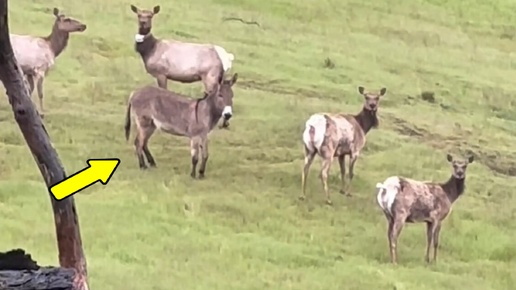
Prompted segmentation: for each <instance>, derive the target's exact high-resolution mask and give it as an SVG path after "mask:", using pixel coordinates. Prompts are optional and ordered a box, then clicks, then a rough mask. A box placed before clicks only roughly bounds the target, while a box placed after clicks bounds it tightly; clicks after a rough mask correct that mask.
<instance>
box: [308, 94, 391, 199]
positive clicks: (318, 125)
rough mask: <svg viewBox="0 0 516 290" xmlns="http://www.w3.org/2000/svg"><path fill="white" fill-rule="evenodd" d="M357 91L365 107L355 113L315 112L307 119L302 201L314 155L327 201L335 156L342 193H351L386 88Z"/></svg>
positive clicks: (376, 121)
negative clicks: (347, 162)
mask: <svg viewBox="0 0 516 290" xmlns="http://www.w3.org/2000/svg"><path fill="white" fill-rule="evenodd" d="M358 92H359V93H360V94H361V95H362V96H363V97H364V106H363V108H362V110H361V111H360V113H358V114H357V115H351V114H341V113H339V114H329V113H317V114H313V115H312V116H310V118H309V119H308V120H307V121H306V123H305V130H304V132H303V143H304V153H305V162H304V167H303V173H302V178H301V186H302V195H301V196H300V199H302V200H304V199H305V197H306V195H305V191H306V178H307V176H308V172H309V170H310V166H311V165H312V162H313V161H314V158H315V155H316V154H318V155H319V156H320V157H321V158H322V160H323V162H322V168H321V181H322V185H323V188H324V193H325V195H326V203H327V204H330V205H331V204H332V201H331V199H330V194H329V191H328V182H327V180H328V172H329V171H330V166H331V164H332V162H333V158H334V157H338V158H339V165H340V173H341V180H342V189H341V193H343V194H344V193H346V192H347V195H348V196H350V195H351V181H352V180H353V175H354V172H353V170H354V167H355V163H356V161H357V159H358V156H359V154H360V151H361V150H362V148H364V145H365V143H366V134H367V133H368V132H369V130H371V129H372V128H376V127H378V117H377V116H376V111H377V110H378V105H379V102H380V97H382V96H384V95H385V93H386V92H387V89H386V88H382V89H381V90H380V92H367V91H366V90H365V89H364V88H363V87H358ZM346 155H349V157H350V160H349V183H348V188H347V190H346V183H345V179H344V177H345V175H346V167H345V164H344V161H345V160H344V158H345V157H346Z"/></svg>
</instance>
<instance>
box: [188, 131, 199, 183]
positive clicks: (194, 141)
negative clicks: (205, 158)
mask: <svg viewBox="0 0 516 290" xmlns="http://www.w3.org/2000/svg"><path fill="white" fill-rule="evenodd" d="M200 145H201V138H200V137H199V136H194V137H192V138H191V139H190V155H192V172H191V173H190V176H191V177H192V178H195V169H196V167H197V163H198V162H199V147H200Z"/></svg>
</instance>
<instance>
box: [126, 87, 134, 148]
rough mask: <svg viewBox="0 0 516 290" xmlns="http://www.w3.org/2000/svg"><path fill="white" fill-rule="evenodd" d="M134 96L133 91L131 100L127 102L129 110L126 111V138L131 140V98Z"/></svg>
mask: <svg viewBox="0 0 516 290" xmlns="http://www.w3.org/2000/svg"><path fill="white" fill-rule="evenodd" d="M132 97H133V93H131V95H130V96H129V101H128V102H127V111H126V113H125V126H124V128H125V140H126V141H127V140H129V135H130V134H131V98H132Z"/></svg>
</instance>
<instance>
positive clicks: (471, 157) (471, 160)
mask: <svg viewBox="0 0 516 290" xmlns="http://www.w3.org/2000/svg"><path fill="white" fill-rule="evenodd" d="M474 159H475V157H474V156H473V155H471V156H469V158H468V162H469V163H472V162H473V160H474Z"/></svg>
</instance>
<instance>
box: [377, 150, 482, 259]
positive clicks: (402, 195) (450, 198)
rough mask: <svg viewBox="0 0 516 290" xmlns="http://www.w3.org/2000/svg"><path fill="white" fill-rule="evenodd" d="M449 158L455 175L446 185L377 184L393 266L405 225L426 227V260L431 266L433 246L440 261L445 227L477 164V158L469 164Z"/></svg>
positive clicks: (399, 179) (408, 181)
mask: <svg viewBox="0 0 516 290" xmlns="http://www.w3.org/2000/svg"><path fill="white" fill-rule="evenodd" d="M446 157H447V159H448V161H449V162H450V163H451V165H452V174H451V177H450V178H449V179H448V181H446V182H445V183H437V182H430V181H418V180H413V179H410V178H406V177H401V176H391V177H389V178H387V179H385V181H384V182H383V183H378V184H376V188H377V189H378V194H377V201H378V205H379V206H380V207H381V208H382V210H383V212H384V214H385V217H386V218H387V221H388V223H389V229H388V231H387V237H388V239H389V248H390V255H391V262H392V263H393V264H396V263H397V256H398V254H397V243H398V237H399V235H400V233H401V230H402V228H403V226H404V225H405V223H423V222H425V223H426V235H427V248H426V256H425V259H426V262H427V263H430V247H432V246H433V248H434V256H433V260H434V262H435V261H436V258H437V247H438V245H439V233H440V231H441V223H442V221H443V220H444V219H445V218H446V217H447V216H448V214H449V213H450V211H451V209H452V205H453V203H454V202H455V201H456V200H457V199H458V198H459V197H460V196H461V194H462V193H463V192H464V188H465V184H464V182H465V180H466V169H467V167H468V164H469V163H471V162H473V156H471V157H469V158H468V160H467V161H462V160H454V159H453V157H452V156H451V155H450V154H448V155H447V156H446Z"/></svg>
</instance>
